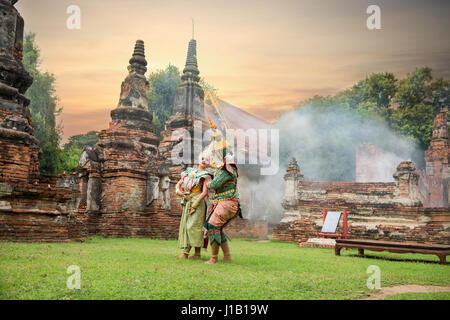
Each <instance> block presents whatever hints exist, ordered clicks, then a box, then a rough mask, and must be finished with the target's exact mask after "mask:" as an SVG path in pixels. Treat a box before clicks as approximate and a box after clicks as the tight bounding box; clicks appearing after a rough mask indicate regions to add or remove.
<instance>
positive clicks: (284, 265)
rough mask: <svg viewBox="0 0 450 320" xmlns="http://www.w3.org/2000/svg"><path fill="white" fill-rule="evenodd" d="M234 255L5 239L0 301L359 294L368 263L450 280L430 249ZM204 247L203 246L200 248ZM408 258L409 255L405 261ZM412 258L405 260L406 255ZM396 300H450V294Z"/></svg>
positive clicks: (257, 248) (252, 244)
mask: <svg viewBox="0 0 450 320" xmlns="http://www.w3.org/2000/svg"><path fill="white" fill-rule="evenodd" d="M230 245H231V250H232V254H233V259H234V261H233V262H231V263H224V262H221V263H218V264H217V265H205V264H204V261H206V260H207V259H208V258H209V256H210V252H209V251H208V252H207V253H203V261H196V260H180V259H176V258H175V257H174V256H175V255H177V254H180V253H181V250H179V249H177V242H176V241H167V240H152V239H111V238H102V237H94V238H90V239H88V240H87V241H86V242H84V243H79V242H72V243H56V244H48V243H13V242H1V243H0V299H228V300H233V299H357V298H363V297H367V296H368V295H370V294H372V293H374V292H376V291H373V290H370V289H368V288H367V285H366V281H367V279H368V278H369V276H370V274H367V273H366V270H367V268H368V267H369V266H370V265H376V266H378V267H379V268H380V270H381V286H382V287H390V286H394V285H400V284H430V285H438V286H450V266H449V265H440V264H438V263H437V262H438V258H437V257H435V256H430V255H416V254H404V255H403V254H402V255H400V254H392V253H383V252H380V253H371V252H370V251H369V252H367V254H368V255H369V257H366V258H362V257H358V256H357V252H356V250H342V253H341V254H342V256H340V257H336V256H335V255H334V251H333V250H330V249H313V248H298V247H297V246H296V245H295V244H292V243H280V242H274V241H269V242H258V241H252V240H242V239H233V240H232V242H231V243H230ZM202 252H203V251H202ZM408 259H409V260H408ZM405 260H407V261H405ZM70 265H77V266H79V267H80V270H81V289H79V290H76V289H75V290H69V289H67V286H66V281H67V278H68V277H69V276H70V274H68V273H67V268H68V267H69V266H70ZM394 298H398V299H405V298H406V299H450V293H448V292H447V293H435V294H416V295H415V294H409V295H408V294H406V295H405V294H402V295H398V296H397V297H394Z"/></svg>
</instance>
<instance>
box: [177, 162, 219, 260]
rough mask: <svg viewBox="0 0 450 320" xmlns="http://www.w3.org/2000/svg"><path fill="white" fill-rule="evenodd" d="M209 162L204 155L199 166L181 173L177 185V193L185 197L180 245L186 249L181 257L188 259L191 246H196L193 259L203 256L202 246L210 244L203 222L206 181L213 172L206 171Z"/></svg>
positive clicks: (206, 193) (182, 203)
mask: <svg viewBox="0 0 450 320" xmlns="http://www.w3.org/2000/svg"><path fill="white" fill-rule="evenodd" d="M208 165H209V163H208V161H207V159H204V158H203V157H202V158H201V159H200V164H199V165H198V168H197V169H195V168H187V169H186V170H185V171H183V172H182V173H181V179H180V181H178V183H177V185H176V194H177V195H178V196H180V197H182V198H183V200H182V202H181V205H182V206H183V214H182V215H181V221H180V229H179V235H178V246H179V247H180V248H181V249H184V251H183V253H182V254H181V256H179V258H184V259H187V258H188V257H189V252H190V251H191V248H192V247H194V248H195V253H194V256H193V257H192V258H193V259H200V258H201V253H200V252H201V247H202V246H203V247H204V248H205V249H206V247H207V245H208V242H207V241H204V232H203V224H204V222H205V217H206V211H207V203H206V198H207V196H208V189H207V187H206V183H207V182H209V181H211V177H212V174H211V173H210V172H208V171H206V168H207V167H208Z"/></svg>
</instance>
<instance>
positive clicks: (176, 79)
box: [148, 65, 181, 134]
mask: <svg viewBox="0 0 450 320" xmlns="http://www.w3.org/2000/svg"><path fill="white" fill-rule="evenodd" d="M148 81H149V84H150V93H149V98H148V109H149V110H150V111H151V112H152V113H153V126H154V127H155V132H156V133H157V134H160V132H161V131H162V130H164V124H165V122H166V121H167V119H169V117H170V116H171V115H172V111H173V105H174V100H175V93H176V90H177V88H178V86H179V85H180V84H181V79H180V70H179V69H178V68H177V67H175V66H173V65H168V66H167V67H166V69H164V70H156V71H154V72H152V73H151V74H150V76H149V78H148Z"/></svg>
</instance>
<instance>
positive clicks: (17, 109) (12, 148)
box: [0, 0, 39, 183]
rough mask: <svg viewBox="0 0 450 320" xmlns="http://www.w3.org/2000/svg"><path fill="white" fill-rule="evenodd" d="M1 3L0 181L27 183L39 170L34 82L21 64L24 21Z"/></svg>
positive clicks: (3, 0)
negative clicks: (32, 98) (32, 101)
mask: <svg viewBox="0 0 450 320" xmlns="http://www.w3.org/2000/svg"><path fill="white" fill-rule="evenodd" d="M16 2H17V1H6V0H1V1H0V14H1V15H2V18H1V19H2V20H1V24H0V181H5V180H8V181H17V182H24V183H27V182H28V181H29V179H32V178H33V176H34V175H35V174H36V173H38V171H39V160H38V154H39V148H38V141H37V140H36V138H35V137H34V135H33V125H32V123H31V114H30V111H29V109H28V108H27V107H28V105H29V103H30V101H29V100H28V99H27V98H26V97H25V96H24V94H25V91H27V89H28V87H29V86H30V85H31V83H32V82H33V79H32V78H31V76H30V75H29V74H28V72H26V71H25V68H24V67H23V65H22V47H23V28H24V21H23V19H22V17H21V16H20V14H19V12H18V11H17V10H16V8H14V7H13V4H14V3H16Z"/></svg>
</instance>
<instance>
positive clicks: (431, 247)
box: [334, 239, 450, 264]
mask: <svg viewBox="0 0 450 320" xmlns="http://www.w3.org/2000/svg"><path fill="white" fill-rule="evenodd" d="M342 248H352V249H358V254H360V255H364V250H365V249H366V250H372V251H389V252H393V253H422V254H435V255H437V256H438V257H439V260H440V263H441V264H446V262H447V261H446V256H447V255H449V254H450V246H449V245H442V244H423V243H417V242H391V241H381V240H362V239H336V245H335V247H334V253H335V255H337V256H340V255H341V249H342Z"/></svg>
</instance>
